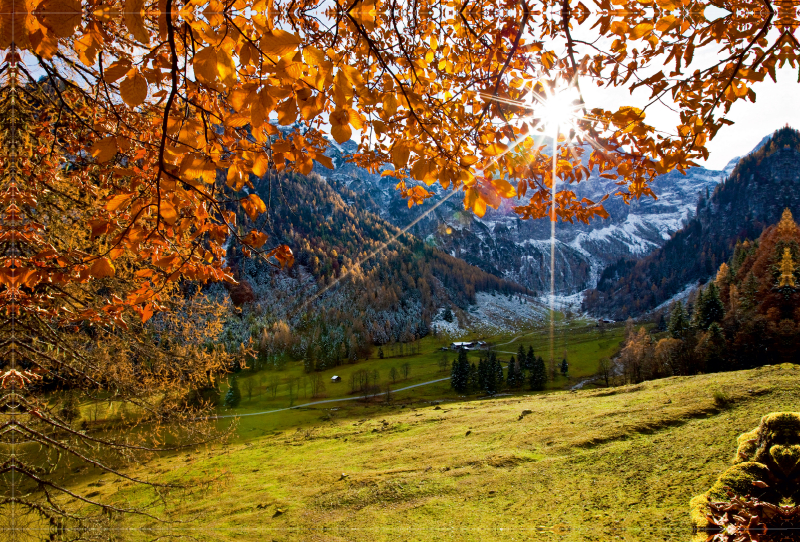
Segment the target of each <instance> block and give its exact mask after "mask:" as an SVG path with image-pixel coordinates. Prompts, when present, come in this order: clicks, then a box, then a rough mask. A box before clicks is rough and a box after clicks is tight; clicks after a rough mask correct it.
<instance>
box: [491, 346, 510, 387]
mask: <svg viewBox="0 0 800 542" xmlns="http://www.w3.org/2000/svg"><path fill="white" fill-rule="evenodd" d="M489 358H490V359H491V360H492V370H493V371H494V378H495V391H500V390H502V389H503V388H505V380H506V379H505V375H504V373H503V364H502V363H500V361H499V360H498V359H497V354H495V353H494V352H491V353H490V354H489Z"/></svg>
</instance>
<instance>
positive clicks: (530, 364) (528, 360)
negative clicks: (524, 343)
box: [525, 346, 536, 371]
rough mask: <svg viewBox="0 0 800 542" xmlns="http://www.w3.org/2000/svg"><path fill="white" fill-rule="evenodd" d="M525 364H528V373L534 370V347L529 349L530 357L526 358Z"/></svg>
mask: <svg viewBox="0 0 800 542" xmlns="http://www.w3.org/2000/svg"><path fill="white" fill-rule="evenodd" d="M525 363H526V364H527V367H526V369H527V370H528V371H530V370H532V369H533V367H534V365H535V364H536V356H535V355H534V353H533V347H532V346H529V347H528V355H527V357H526V358H525Z"/></svg>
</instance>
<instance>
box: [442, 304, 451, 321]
mask: <svg viewBox="0 0 800 542" xmlns="http://www.w3.org/2000/svg"><path fill="white" fill-rule="evenodd" d="M444 321H445V322H452V321H453V311H452V310H450V307H447V308H446V309H445V310H444Z"/></svg>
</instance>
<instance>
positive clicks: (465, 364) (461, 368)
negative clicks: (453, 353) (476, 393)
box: [450, 350, 469, 393]
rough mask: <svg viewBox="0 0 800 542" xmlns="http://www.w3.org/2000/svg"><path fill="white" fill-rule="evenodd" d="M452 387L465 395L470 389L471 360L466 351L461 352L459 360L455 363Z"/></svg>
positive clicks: (451, 377) (451, 378) (451, 379)
mask: <svg viewBox="0 0 800 542" xmlns="http://www.w3.org/2000/svg"><path fill="white" fill-rule="evenodd" d="M450 385H451V386H452V387H453V389H454V390H456V391H457V392H458V393H465V392H466V391H467V390H468V388H469V360H467V352H466V350H461V351H460V352H459V353H458V359H457V360H456V361H455V362H454V363H453V370H452V373H451V376H450Z"/></svg>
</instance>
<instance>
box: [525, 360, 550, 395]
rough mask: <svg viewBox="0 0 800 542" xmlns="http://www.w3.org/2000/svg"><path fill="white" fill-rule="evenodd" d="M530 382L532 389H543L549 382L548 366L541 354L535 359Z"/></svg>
mask: <svg viewBox="0 0 800 542" xmlns="http://www.w3.org/2000/svg"><path fill="white" fill-rule="evenodd" d="M528 383H529V385H530V387H531V389H532V390H535V391H541V390H543V389H544V387H545V384H547V368H546V367H545V365H544V359H542V356H539V357H538V358H536V360H535V361H534V363H533V367H532V368H531V373H530V377H529V378H528Z"/></svg>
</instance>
